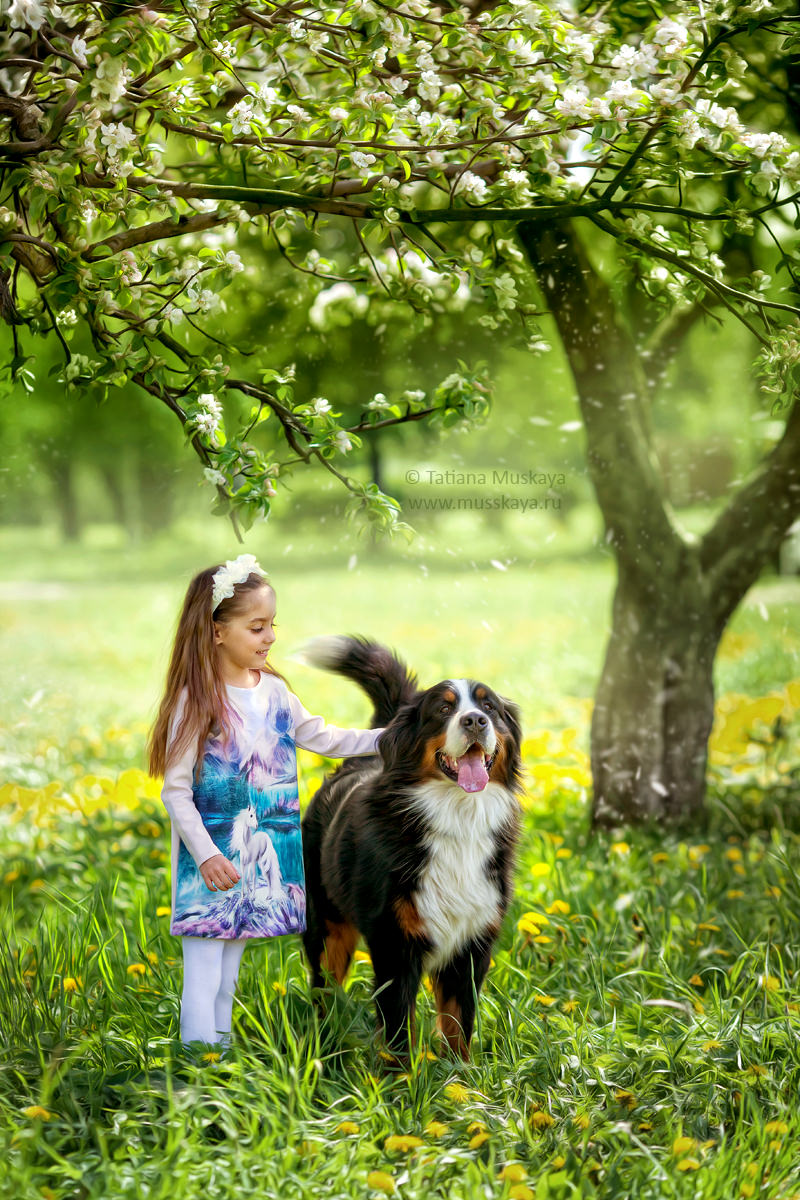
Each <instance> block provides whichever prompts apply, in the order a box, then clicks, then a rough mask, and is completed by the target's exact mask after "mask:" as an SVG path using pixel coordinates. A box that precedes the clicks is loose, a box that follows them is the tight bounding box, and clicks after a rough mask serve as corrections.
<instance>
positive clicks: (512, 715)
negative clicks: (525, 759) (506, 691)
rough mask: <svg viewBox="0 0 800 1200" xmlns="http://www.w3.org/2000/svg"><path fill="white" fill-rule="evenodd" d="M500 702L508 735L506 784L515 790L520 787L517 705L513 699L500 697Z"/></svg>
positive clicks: (520, 729)
mask: <svg viewBox="0 0 800 1200" xmlns="http://www.w3.org/2000/svg"><path fill="white" fill-rule="evenodd" d="M500 703H501V704H502V706H503V707H502V712H501V716H502V719H503V724H504V725H505V727H506V729H507V730H508V732H509V734H510V735H511V736H510V739H509V741H510V745H509V744H508V742H506V754H507V760H506V772H507V776H508V784H509V786H510V787H511V788H513V789H514V790H515V791H517V790H519V789H521V787H522V725H521V724H520V712H519V706H518V705H516V704H515V703H514V701H513V700H506V698H505V696H501V697H500Z"/></svg>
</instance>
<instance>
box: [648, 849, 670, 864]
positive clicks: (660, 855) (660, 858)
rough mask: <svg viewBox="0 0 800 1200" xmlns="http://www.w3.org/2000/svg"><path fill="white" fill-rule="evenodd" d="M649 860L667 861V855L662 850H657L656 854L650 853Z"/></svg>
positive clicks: (655, 861)
mask: <svg viewBox="0 0 800 1200" xmlns="http://www.w3.org/2000/svg"><path fill="white" fill-rule="evenodd" d="M650 861H651V862H652V863H665V862H669V855H668V854H665V853H664V851H663V850H659V851H658V852H657V853H656V854H653V855H651V857H650Z"/></svg>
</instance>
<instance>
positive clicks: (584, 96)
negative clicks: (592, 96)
mask: <svg viewBox="0 0 800 1200" xmlns="http://www.w3.org/2000/svg"><path fill="white" fill-rule="evenodd" d="M588 101H589V96H588V93H587V92H586V91H584V89H583V88H577V87H568V88H564V94H563V95H562V96H559V97H558V99H557V100H556V101H555V102H554V104H553V108H555V109H556V111H557V112H560V113H561V115H562V117H567V118H569V117H584V118H585V117H586V111H587V104H588Z"/></svg>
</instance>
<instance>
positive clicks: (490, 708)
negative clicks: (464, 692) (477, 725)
mask: <svg viewBox="0 0 800 1200" xmlns="http://www.w3.org/2000/svg"><path fill="white" fill-rule="evenodd" d="M483 707H484V708H485V709H486V711H487V712H494V705H493V704H492V702H491V700H484V702H483Z"/></svg>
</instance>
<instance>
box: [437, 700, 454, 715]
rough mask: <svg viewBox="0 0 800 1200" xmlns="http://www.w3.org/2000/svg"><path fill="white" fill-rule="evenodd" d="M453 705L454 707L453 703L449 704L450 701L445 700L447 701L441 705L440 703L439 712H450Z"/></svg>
mask: <svg viewBox="0 0 800 1200" xmlns="http://www.w3.org/2000/svg"><path fill="white" fill-rule="evenodd" d="M452 707H453V706H452V704H448V703H447V702H446V701H445V703H444V704H440V705H439V712H440V713H449V712H450V710H451V709H452Z"/></svg>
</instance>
